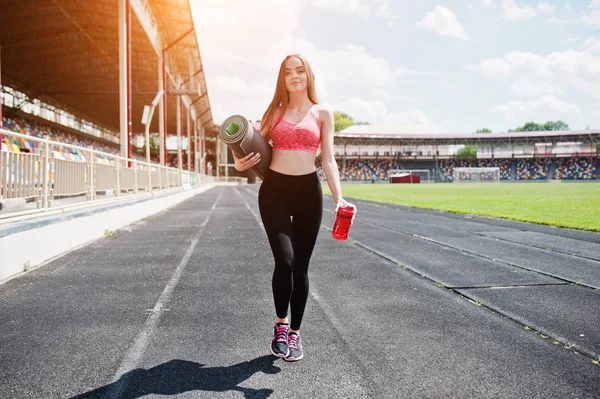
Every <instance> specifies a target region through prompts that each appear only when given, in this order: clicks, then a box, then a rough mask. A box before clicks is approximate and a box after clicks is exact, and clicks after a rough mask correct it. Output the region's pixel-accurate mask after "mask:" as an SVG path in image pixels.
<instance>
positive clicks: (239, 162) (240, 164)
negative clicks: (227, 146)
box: [231, 151, 260, 172]
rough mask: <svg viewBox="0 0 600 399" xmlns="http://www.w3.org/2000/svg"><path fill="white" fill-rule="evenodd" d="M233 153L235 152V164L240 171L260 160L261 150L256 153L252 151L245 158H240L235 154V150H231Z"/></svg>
mask: <svg viewBox="0 0 600 399" xmlns="http://www.w3.org/2000/svg"><path fill="white" fill-rule="evenodd" d="M231 153H232V154H233V166H234V168H235V170H237V171H238V172H242V171H244V170H246V169H250V168H251V167H253V166H254V165H256V164H257V163H259V162H260V153H259V152H257V153H256V154H255V153H253V152H251V153H250V154H248V155H246V156H245V157H243V158H238V156H237V155H235V152H233V151H231Z"/></svg>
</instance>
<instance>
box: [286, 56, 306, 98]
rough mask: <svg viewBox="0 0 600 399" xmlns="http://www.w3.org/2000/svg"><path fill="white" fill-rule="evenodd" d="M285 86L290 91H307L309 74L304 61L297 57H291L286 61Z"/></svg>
mask: <svg viewBox="0 0 600 399" xmlns="http://www.w3.org/2000/svg"><path fill="white" fill-rule="evenodd" d="M283 72H284V74H285V87H286V88H287V89H288V91H289V92H290V93H298V92H302V91H305V90H306V88H307V82H308V75H307V73H306V68H305V67H304V65H303V64H302V61H300V59H298V58H296V57H290V58H288V60H287V61H286V62H285V69H284V71H283Z"/></svg>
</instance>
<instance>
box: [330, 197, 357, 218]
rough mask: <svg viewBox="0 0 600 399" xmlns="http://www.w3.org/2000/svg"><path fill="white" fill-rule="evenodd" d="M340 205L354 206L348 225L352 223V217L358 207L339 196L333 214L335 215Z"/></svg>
mask: <svg viewBox="0 0 600 399" xmlns="http://www.w3.org/2000/svg"><path fill="white" fill-rule="evenodd" d="M342 206H351V207H352V208H354V216H352V220H351V221H350V225H352V223H354V219H355V218H356V214H357V212H358V208H357V207H356V205H354V204H351V203H349V202H348V201H346V200H345V199H343V198H341V197H340V198H339V199H338V201H337V203H336V204H335V215H336V216H337V212H338V209H340V207H342Z"/></svg>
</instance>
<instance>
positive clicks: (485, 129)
mask: <svg viewBox="0 0 600 399" xmlns="http://www.w3.org/2000/svg"><path fill="white" fill-rule="evenodd" d="M491 132H492V131H491V130H490V129H488V128H483V129H479V130H478V131H476V132H475V133H491Z"/></svg>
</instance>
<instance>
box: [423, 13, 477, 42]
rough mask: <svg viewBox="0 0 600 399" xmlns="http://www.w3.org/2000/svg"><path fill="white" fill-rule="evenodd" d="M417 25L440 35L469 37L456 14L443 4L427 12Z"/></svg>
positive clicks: (466, 38) (464, 38)
mask: <svg viewBox="0 0 600 399" xmlns="http://www.w3.org/2000/svg"><path fill="white" fill-rule="evenodd" d="M417 26H419V27H421V28H423V29H426V30H429V31H431V32H434V33H437V34H438V35H440V36H450V37H454V38H457V39H463V40H468V39H469V35H467V32H466V31H465V28H464V27H463V26H462V25H461V24H460V22H458V18H457V17H456V14H454V13H453V12H452V11H450V10H449V9H447V8H445V7H442V6H435V7H434V9H433V10H432V11H429V12H427V13H426V14H425V16H424V17H423V19H421V21H419V22H418V23H417Z"/></svg>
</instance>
